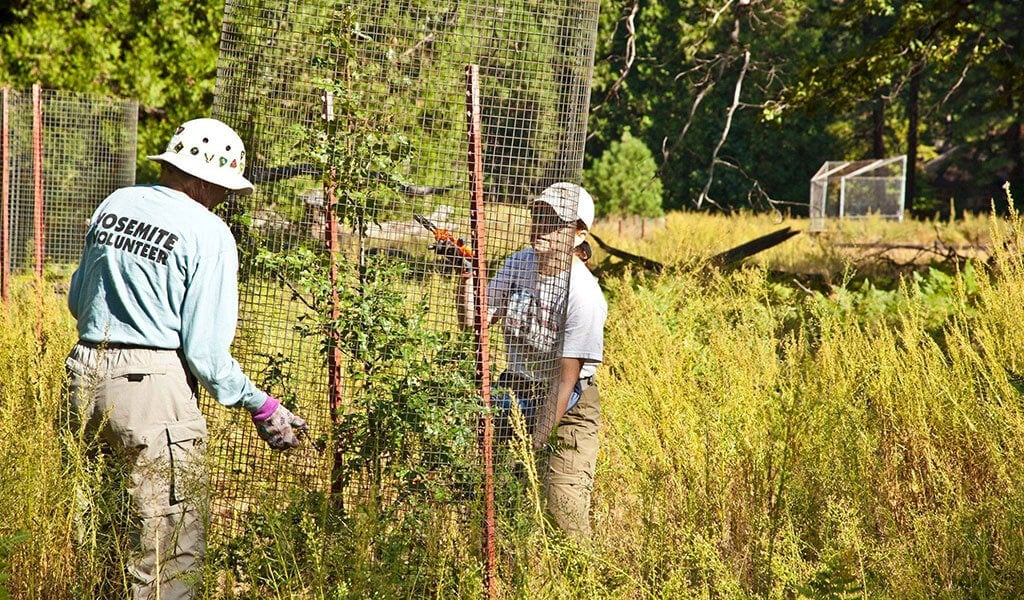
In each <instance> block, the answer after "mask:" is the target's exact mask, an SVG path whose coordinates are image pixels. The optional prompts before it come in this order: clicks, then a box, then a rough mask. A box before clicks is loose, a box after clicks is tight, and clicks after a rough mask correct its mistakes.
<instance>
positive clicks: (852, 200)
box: [810, 156, 907, 231]
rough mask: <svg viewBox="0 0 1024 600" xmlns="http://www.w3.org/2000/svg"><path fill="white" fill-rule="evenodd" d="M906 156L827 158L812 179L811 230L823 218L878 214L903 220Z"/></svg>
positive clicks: (821, 225)
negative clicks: (855, 159) (854, 158)
mask: <svg viewBox="0 0 1024 600" xmlns="http://www.w3.org/2000/svg"><path fill="white" fill-rule="evenodd" d="M906 172H907V157H906V156H895V157H892V158H884V159H877V160H874V159H873V160H859V161H827V162H826V163H825V164H823V165H822V166H821V168H820V169H818V172H817V173H815V174H814V177H812V178H811V203H810V214H811V222H810V230H811V231H822V230H824V228H825V220H826V219H830V218H831V219H844V218H860V217H866V216H868V215H877V216H879V217H882V218H887V219H895V220H897V221H902V220H903V206H904V201H905V195H906Z"/></svg>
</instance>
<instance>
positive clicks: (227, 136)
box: [149, 119, 253, 194]
mask: <svg viewBox="0 0 1024 600" xmlns="http://www.w3.org/2000/svg"><path fill="white" fill-rule="evenodd" d="M149 158H151V159H153V160H155V161H158V162H166V163H168V164H171V165H174V166H175V167H178V168H179V169H181V170H182V171H184V172H185V173H188V174H189V175H192V176H193V177H198V178H199V179H202V180H203V181H209V182H210V183H213V184H216V185H219V186H221V187H224V188H227V189H229V190H231V191H233V192H235V193H238V194H249V193H251V192H252V189H253V188H252V183H250V182H249V180H248V179H246V178H245V176H244V175H243V173H244V172H245V145H244V144H242V138H240V137H238V134H237V133H235V130H233V129H231V128H230V127H228V126H227V125H225V124H224V123H223V122H221V121H218V120H217V119H193V120H191V121H186V122H185V123H182V124H181V126H180V127H178V130H177V131H175V132H174V135H173V136H171V141H170V142H168V143H167V149H166V150H165V151H164V153H163V154H157V155H155V156H150V157H149Z"/></svg>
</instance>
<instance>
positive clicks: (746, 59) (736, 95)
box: [697, 50, 750, 208]
mask: <svg viewBox="0 0 1024 600" xmlns="http://www.w3.org/2000/svg"><path fill="white" fill-rule="evenodd" d="M749 66H750V50H744V51H743V67H742V68H741V69H740V74H739V77H737V78H736V87H735V88H734V89H733V94H732V105H731V106H730V107H729V112H728V114H726V117H725V127H723V128H722V136H721V137H720V138H719V140H718V143H717V144H715V149H714V151H713V152H712V153H711V164H710V165H709V166H708V180H707V181H706V182H705V183H704V189H703V190H702V191H701V193H700V196H698V197H697V208H700V207H701V206H702V205H703V204H704V202H709V203H712V201H711V199H710V198H709V197H708V191H709V190H710V189H711V184H712V182H714V180H715V163H716V162H718V153H719V151H721V149H722V146H723V145H724V144H725V140H726V138H728V137H729V130H730V129H731V128H732V117H733V115H734V114H735V113H736V108H737V107H738V106H739V103H740V91H741V90H742V88H743V77H744V76H745V75H746V74H747V68H748V67H749Z"/></svg>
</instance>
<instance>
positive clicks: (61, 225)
mask: <svg viewBox="0 0 1024 600" xmlns="http://www.w3.org/2000/svg"><path fill="white" fill-rule="evenodd" d="M37 93H38V105H37V106H36V108H37V109H38V114H37V115H36V114H34V112H35V110H34V107H33V104H34V103H33V94H32V92H31V91H22V90H12V89H5V90H4V103H5V111H4V114H5V115H6V123H5V127H4V131H5V133H6V140H5V143H4V144H2V145H0V165H3V168H4V172H5V179H6V182H7V185H6V189H7V190H8V195H7V197H6V198H0V201H4V202H6V204H7V206H6V208H7V210H6V212H5V214H6V216H7V222H6V223H5V224H4V225H5V227H4V228H3V231H4V232H6V233H7V239H2V240H0V244H2V248H3V250H4V259H5V261H6V265H7V267H8V268H10V269H12V270H13V271H17V270H21V269H26V268H31V267H32V265H33V262H34V256H33V255H34V248H35V247H36V246H37V245H38V244H39V243H40V242H39V241H37V240H36V239H35V238H36V235H35V229H36V226H37V225H39V226H40V227H41V228H42V234H43V238H42V240H41V241H42V244H43V246H44V247H45V252H44V260H45V261H46V262H51V263H73V262H75V261H77V260H78V259H79V257H80V255H81V252H82V247H83V244H84V243H85V230H86V226H87V224H88V221H89V217H90V216H91V215H92V212H93V210H94V209H95V208H96V206H97V205H98V204H99V203H100V201H102V200H103V199H104V198H105V197H106V196H107V195H108V194H110V193H111V192H113V191H114V190H116V189H117V188H120V187H124V186H127V185H132V184H133V183H135V165H136V161H137V157H136V140H137V122H138V103H137V102H136V101H134V100H121V99H115V98H107V97H101V96H95V95H89V94H79V93H73V92H66V91H58V90H45V89H43V90H39V91H38V92H37ZM37 125H38V126H39V127H38V128H37V127H36V126H37ZM37 148H38V150H39V152H40V154H39V155H38V156H36V149H37ZM4 149H6V154H5V150H4ZM37 159H39V160H41V163H38V164H37ZM37 166H38V167H39V170H38V171H37V170H36V168H37ZM37 173H38V174H39V175H41V180H40V181H38V193H39V194H41V199H42V205H41V208H42V213H41V214H40V213H38V212H37V207H36V203H37V177H36V174H37ZM39 220H42V221H43V222H41V223H37V221H39ZM0 235H2V234H0Z"/></svg>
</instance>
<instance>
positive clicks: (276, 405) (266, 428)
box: [252, 396, 309, 450]
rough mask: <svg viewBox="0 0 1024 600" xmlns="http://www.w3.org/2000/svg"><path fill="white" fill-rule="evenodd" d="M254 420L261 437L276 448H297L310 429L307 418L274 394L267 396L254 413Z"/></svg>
mask: <svg viewBox="0 0 1024 600" xmlns="http://www.w3.org/2000/svg"><path fill="white" fill-rule="evenodd" d="M252 422H253V424H254V425H256V432H257V433H259V436H260V438H261V439H262V440H263V441H264V442H266V443H267V445H269V446H270V447H271V448H273V449H274V450H287V449H288V448H295V447H296V446H298V445H299V439H300V438H301V437H302V435H303V434H304V433H306V431H307V430H308V429H309V428H308V427H307V426H306V421H305V419H303V418H302V417H299V416H296V415H294V414H292V411H290V410H288V409H287V408H285V407H284V405H283V404H281V402H280V401H279V400H278V399H277V398H274V397H273V396H267V400H266V401H265V402H264V403H263V406H261V407H259V408H258V409H256V411H255V412H253V413H252Z"/></svg>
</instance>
